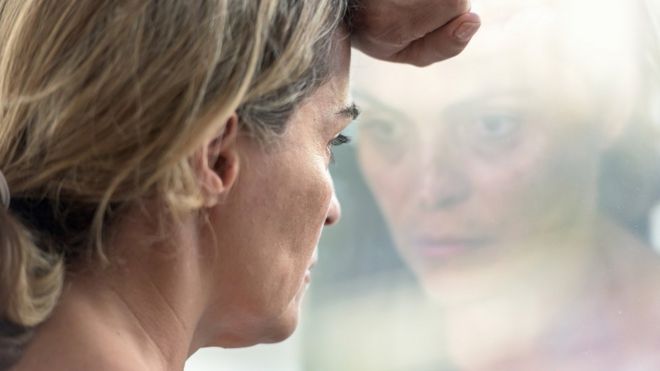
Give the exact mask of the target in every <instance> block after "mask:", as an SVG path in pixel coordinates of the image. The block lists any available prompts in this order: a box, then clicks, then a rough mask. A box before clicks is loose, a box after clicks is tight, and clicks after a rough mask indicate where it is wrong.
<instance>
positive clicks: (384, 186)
mask: <svg viewBox="0 0 660 371" xmlns="http://www.w3.org/2000/svg"><path fill="white" fill-rule="evenodd" d="M417 157H418V156H417V155H416V154H415V153H414V152H413V151H410V150H408V151H406V152H404V153H402V156H401V157H399V158H397V159H396V160H391V159H390V157H389V156H384V155H383V154H382V153H381V151H378V150H374V149H373V147H371V146H368V145H361V146H360V148H359V152H358V160H359V162H360V167H361V169H362V173H363V174H364V177H365V180H366V181H367V183H368V185H369V188H370V189H371V192H372V193H373V195H374V197H375V198H376V201H377V202H378V206H379V207H380V208H381V210H382V211H383V213H384V214H385V217H386V218H387V219H388V220H389V221H390V223H394V224H397V223H398V222H397V218H400V217H402V215H403V214H404V213H403V212H402V211H403V210H407V209H410V204H411V202H412V198H411V197H410V195H411V194H415V190H418V189H419V187H420V186H421V185H420V184H419V182H418V181H417V179H418V178H419V175H420V172H421V171H422V169H421V167H420V166H418V165H419V163H418V162H416V161H415V159H416V158H417Z"/></svg>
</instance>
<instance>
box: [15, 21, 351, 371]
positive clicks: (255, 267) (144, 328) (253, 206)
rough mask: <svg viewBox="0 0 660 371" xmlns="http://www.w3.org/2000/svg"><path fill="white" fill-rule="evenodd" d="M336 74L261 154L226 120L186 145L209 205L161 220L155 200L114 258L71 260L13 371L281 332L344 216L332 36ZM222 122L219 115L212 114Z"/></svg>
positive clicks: (343, 99) (289, 326)
mask: <svg viewBox="0 0 660 371" xmlns="http://www.w3.org/2000/svg"><path fill="white" fill-rule="evenodd" d="M335 48H336V50H335V52H334V53H333V56H334V59H333V61H332V72H331V79H330V81H329V82H328V83H326V84H325V85H323V86H322V87H321V88H319V89H318V91H317V92H315V93H314V94H313V95H312V96H310V97H309V98H308V99H307V100H306V101H305V102H304V103H303V104H302V105H301V106H300V107H299V109H298V110H297V111H296V112H295V113H294V115H293V117H292V118H291V120H290V122H289V123H288V129H287V131H286V133H285V134H284V135H283V136H282V137H281V138H280V139H279V141H278V142H277V144H275V145H273V146H271V147H268V148H264V147H262V146H261V145H259V144H258V143H257V142H256V140H255V139H253V138H251V137H250V136H249V135H246V134H244V133H242V132H239V131H238V129H237V127H238V125H237V117H236V116H232V117H231V118H229V119H228V120H226V122H225V123H224V125H220V126H222V127H223V129H222V130H221V131H220V134H219V135H218V136H217V137H215V138H213V139H211V140H209V141H208V142H207V143H205V144H204V145H203V146H201V147H200V149H199V150H198V151H197V152H196V153H195V155H194V156H193V157H192V158H191V161H193V163H194V164H195V168H196V172H197V176H198V179H199V181H200V185H201V186H202V189H203V190H204V194H205V200H206V203H205V207H204V210H200V211H198V212H195V213H191V214H189V215H185V216H183V217H182V218H181V220H179V221H178V222H176V223H172V224H171V225H167V226H166V230H167V239H166V240H163V239H159V238H155V239H154V238H153V236H155V235H158V231H159V227H158V225H157V223H155V220H156V219H155V216H156V215H158V214H159V213H162V212H163V210H162V206H160V204H159V202H158V201H157V200H144V205H142V206H141V207H139V208H135V209H134V210H132V211H129V212H128V213H127V214H126V215H125V216H124V217H123V218H122V219H121V220H120V222H119V223H118V225H117V226H116V229H115V233H114V234H113V238H112V239H111V242H110V243H109V246H108V253H109V257H110V261H111V266H110V267H109V268H108V269H105V270H100V269H97V268H96V267H92V266H84V267H79V269H77V270H76V273H75V274H73V273H72V274H71V275H69V277H67V280H66V288H65V290H64V293H63V296H62V300H61V302H60V304H59V306H58V307H57V309H56V310H55V312H54V313H53V315H52V317H51V318H50V319H49V320H48V321H47V322H46V323H44V325H43V326H42V327H41V328H40V329H39V331H37V333H36V335H35V337H34V339H33V341H32V342H31V343H30V345H29V347H28V349H27V350H26V353H25V355H24V357H23V358H22V359H21V362H20V363H19V365H18V366H17V367H16V370H31V371H35V370H53V369H67V370H88V369H95V370H182V369H183V366H184V362H185V360H186V358H187V357H188V356H189V355H191V354H192V353H194V352H195V351H196V350H197V349H199V348H201V347H206V346H220V347H239V346H248V345H253V344H257V343H263V342H276V341H280V340H283V339H285V338H287V337H288V336H289V335H290V334H291V333H292V332H293V330H294V329H295V327H296V323H297V319H298V312H299V306H300V301H301V299H302V297H303V295H304V292H305V289H306V287H307V284H308V282H309V277H310V276H309V275H310V272H309V271H310V269H311V268H312V266H313V265H314V263H315V261H316V246H317V243H318V239H319V236H320V233H321V230H322V229H323V227H324V226H328V225H332V224H334V223H335V222H337V220H338V219H339V217H340V208H339V203H338V201H337V198H336V196H335V192H334V187H333V183H332V179H331V177H330V173H329V171H328V165H329V163H330V160H331V148H330V147H331V145H330V144H331V142H332V141H333V139H334V138H335V137H336V136H337V135H338V133H339V132H340V131H341V130H342V129H343V128H344V127H345V126H346V125H347V124H348V123H349V121H350V120H351V119H352V117H350V115H349V114H347V111H346V110H344V108H345V107H346V106H347V105H348V104H349V102H348V66H349V60H350V43H349V39H348V37H347V36H346V35H345V34H343V33H342V32H338V33H337V35H336V46H335ZM217 119H218V120H219V119H221V118H217Z"/></svg>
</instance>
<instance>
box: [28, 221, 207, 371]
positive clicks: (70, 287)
mask: <svg viewBox="0 0 660 371" xmlns="http://www.w3.org/2000/svg"><path fill="white" fill-rule="evenodd" d="M190 223H192V221H190V222H189V223H182V226H181V228H179V230H177V231H174V236H175V238H170V239H169V240H168V241H174V242H176V244H172V243H171V242H169V243H167V242H162V243H161V242H156V243H149V242H146V241H148V240H149V239H145V238H144V236H145V234H144V230H140V229H141V228H140V227H138V225H139V224H138V225H136V224H133V225H132V226H131V228H126V229H120V230H119V233H117V234H116V238H115V239H114V240H113V241H112V242H111V243H110V244H109V245H108V248H107V251H108V252H109V254H108V256H109V260H110V266H109V267H107V268H105V269H101V268H98V269H95V268H92V267H87V268H86V269H83V270H77V271H76V272H75V273H71V274H69V275H68V276H67V279H66V288H65V291H64V293H63V295H62V298H61V301H60V304H59V306H58V308H57V310H56V311H55V312H54V313H53V316H52V317H51V318H50V319H49V320H48V321H47V322H46V323H45V324H44V325H43V326H42V328H40V329H39V331H38V332H37V336H36V337H35V339H34V341H33V344H31V345H30V347H29V348H28V352H29V353H30V355H28V354H26V356H25V357H24V358H30V359H33V360H34V362H35V365H36V364H41V366H37V367H30V366H28V365H26V368H25V369H29V370H41V369H42V368H43V367H45V366H44V365H48V368H49V369H72V370H77V369H85V368H86V366H85V365H90V364H93V365H95V366H94V368H96V369H122V370H124V369H126V370H133V369H135V370H138V369H140V370H153V371H156V370H158V371H161V370H172V371H174V370H183V367H184V363H185V360H186V359H187V358H188V356H189V355H190V354H192V353H193V352H194V351H195V350H197V348H199V347H200V346H202V345H203V344H205V340H207V339H205V338H204V335H205V334H204V333H203V332H201V331H200V330H199V329H203V328H204V327H203V326H202V325H201V322H202V315H203V309H204V307H205V303H204V302H203V300H205V298H206V297H207V295H205V294H204V290H206V286H205V285H204V282H203V280H202V274H201V272H203V269H202V268H203V267H202V266H201V262H202V261H203V259H200V258H199V256H198V254H197V251H196V249H195V248H194V246H197V244H196V241H195V239H196V235H195V233H192V232H190V231H193V230H194V228H190ZM168 236H169V237H172V236H171V235H168ZM182 247H185V248H182ZM63 334H67V336H62V335H63ZM81 341H83V342H84V343H83V344H82V345H84V347H83V348H80V346H81V344H80V342H81ZM55 355H56V356H55ZM49 356H50V357H52V358H54V359H59V360H60V362H62V364H61V365H58V366H60V367H52V366H53V364H52V362H51V361H50V360H49V359H48V358H49ZM39 359H40V360H41V362H40V361H39ZM104 367H105V368H104ZM20 369H22V368H19V370H20Z"/></svg>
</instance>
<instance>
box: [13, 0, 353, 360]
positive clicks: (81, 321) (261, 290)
mask: <svg viewBox="0 0 660 371" xmlns="http://www.w3.org/2000/svg"><path fill="white" fill-rule="evenodd" d="M344 8H345V5H344V4H343V2H341V1H330V0H327V1H317V2H314V3H313V4H312V3H311V2H298V1H271V2H261V3H259V2H238V1H233V2H219V1H164V2H152V1H130V2H114V1H111V2H101V3H99V2H67V3H66V4H63V3H61V2H24V1H5V2H3V3H2V8H1V13H0V28H1V31H0V35H1V36H0V37H1V38H2V48H3V49H2V56H3V57H2V61H1V62H0V76H2V79H1V83H0V86H1V88H0V100H1V101H2V102H3V111H2V118H1V120H2V126H1V127H0V169H2V172H3V174H4V178H6V182H7V185H8V187H7V188H8V189H9V190H10V191H11V201H10V202H6V200H4V201H3V207H2V209H1V211H0V228H1V230H0V252H1V253H2V257H1V258H0V262H2V269H0V274H1V275H2V280H1V282H2V283H1V285H2V286H1V289H0V295H2V296H1V297H0V303H2V307H0V310H1V312H0V313H1V314H2V317H1V318H2V322H1V333H0V334H1V338H0V339H1V343H0V344H1V347H0V352H1V353H0V361H1V363H2V365H1V366H0V368H2V369H6V368H7V367H10V366H11V365H12V364H14V363H15V362H17V363H16V364H15V368H14V369H15V370H41V369H44V370H46V369H48V370H53V369H55V370H64V369H67V370H83V369H90V368H94V369H99V370H115V369H136V370H165V369H167V370H174V369H182V368H183V364H184V361H185V359H186V358H187V357H188V356H189V355H190V354H191V353H193V352H194V351H195V350H196V349H198V348H200V347H204V346H223V347H239V346H247V345H252V344H256V343H260V342H275V341H280V340H282V339H284V338H286V337H288V336H289V334H290V333H291V332H292V331H293V329H294V327H295V324H296V321H297V314H298V307H299V302H300V299H301V297H302V296H303V294H304V291H305V287H306V285H307V283H308V282H309V278H310V273H309V271H310V269H311V268H312V266H313V265H314V263H315V260H316V258H315V247H316V244H317V240H318V238H319V234H320V231H321V229H322V227H323V226H324V225H331V224H334V223H335V222H336V221H337V220H338V218H339V214H340V212H339V204H338V202H337V200H336V197H335V196H334V190H333V186H332V181H331V178H330V176H329V173H328V172H327V166H328V163H329V162H330V160H331V156H332V151H331V150H332V148H331V147H332V146H333V145H336V144H340V143H342V142H343V141H344V140H343V136H342V135H341V134H340V132H341V130H342V129H343V128H344V126H346V125H347V124H348V122H349V121H350V120H351V119H352V116H351V114H352V111H351V110H349V109H347V108H346V107H347V106H348V107H350V104H349V102H348V101H347V79H348V61H349V43H348V38H347V35H345V34H344V33H343V32H342V31H341V30H340V27H339V25H340V23H341V20H342V17H343V12H344ZM293 19H295V22H292V20H293ZM301 206H302V207H301ZM7 207H8V209H7ZM35 326H36V327H35ZM32 332H33V333H34V334H33V335H34V336H32V337H31V336H30V335H31V333H32ZM24 347H25V349H24V353H23V355H22V356H21V353H22V352H23V348H24Z"/></svg>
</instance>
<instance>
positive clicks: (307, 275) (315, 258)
mask: <svg viewBox="0 0 660 371" xmlns="http://www.w3.org/2000/svg"><path fill="white" fill-rule="evenodd" d="M317 251H318V250H316V251H314V256H313V257H312V262H311V263H310V264H309V266H308V267H307V270H306V271H305V284H309V282H310V281H311V280H312V269H314V267H315V266H316V264H317V263H318V261H319V257H318V253H317Z"/></svg>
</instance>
